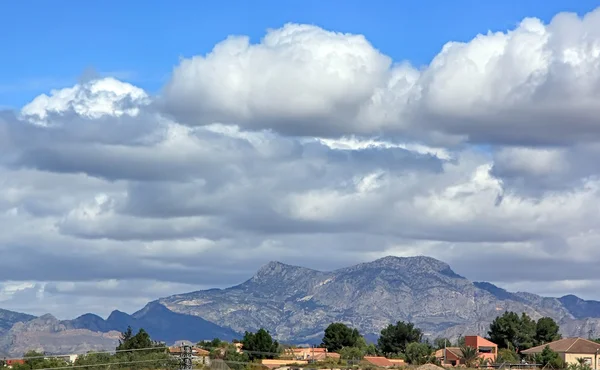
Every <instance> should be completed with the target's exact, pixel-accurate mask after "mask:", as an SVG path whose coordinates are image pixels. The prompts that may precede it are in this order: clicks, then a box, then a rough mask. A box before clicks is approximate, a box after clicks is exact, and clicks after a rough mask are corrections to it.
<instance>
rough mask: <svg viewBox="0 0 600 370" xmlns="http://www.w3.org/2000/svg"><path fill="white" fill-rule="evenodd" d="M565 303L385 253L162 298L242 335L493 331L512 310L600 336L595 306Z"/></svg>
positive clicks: (277, 270) (307, 338)
mask: <svg viewBox="0 0 600 370" xmlns="http://www.w3.org/2000/svg"><path fill="white" fill-rule="evenodd" d="M563 301H566V300H565V299H562V301H561V299H556V298H546V297H540V296H537V295H534V294H529V293H509V292H507V291H505V290H503V289H501V288H498V287H496V286H494V285H493V284H490V283H472V282H470V281H469V280H467V279H466V278H464V277H462V276H460V275H458V274H456V273H455V272H454V271H452V269H451V268H450V266H449V265H447V264H446V263H443V262H441V261H438V260H435V259H433V258H429V257H410V258H398V257H385V258H382V259H379V260H376V261H373V262H369V263H363V264H360V265H356V266H352V267H348V268H343V269H339V270H336V271H332V272H322V271H316V270H311V269H307V268H302V267H297V266H290V265H285V264H282V263H279V262H270V263H268V264H267V265H265V266H264V267H262V268H261V269H260V270H259V271H258V272H257V274H256V275H255V276H254V277H252V278H251V279H249V280H248V281H246V282H244V283H242V284H240V285H237V286H234V287H231V288H227V289H222V290H220V289H212V290H207V291H198V292H191V293H187V294H179V295H175V296H171V297H166V298H163V299H160V300H158V302H159V303H161V304H163V305H164V306H166V307H167V308H168V309H170V310H171V311H174V312H178V313H182V314H188V315H195V316H199V317H202V318H204V319H206V320H208V321H210V322H213V323H215V324H218V325H220V326H223V327H229V328H231V329H233V330H234V331H237V332H243V331H244V330H256V329H258V328H260V327H264V328H266V329H268V330H269V331H271V332H272V333H273V334H275V336H276V337H277V338H278V339H280V340H283V341H292V342H314V341H317V340H319V339H320V337H321V335H322V331H323V329H324V328H325V327H326V326H327V325H328V324H330V323H331V322H334V321H341V322H346V323H348V324H351V325H353V326H355V327H357V328H359V329H360V330H361V331H362V332H363V333H364V334H370V335H376V334H378V333H379V331H380V330H381V329H382V328H384V327H385V326H386V325H388V324H389V323H390V322H395V321H398V320H409V321H412V322H414V323H415V324H416V325H417V326H419V327H421V328H422V329H423V330H424V331H425V332H426V333H427V334H428V335H430V336H441V335H444V336H448V337H457V336H458V335H462V334H465V333H478V334H485V332H486V331H487V328H488V326H489V323H490V322H491V320H492V319H493V318H494V317H496V316H497V315H498V314H501V313H502V312H503V311H506V310H511V311H516V312H526V313H527V314H529V315H530V316H532V317H534V318H539V317H542V316H550V317H553V318H554V319H556V320H557V321H558V322H560V323H561V325H563V328H564V330H565V331H566V333H565V334H569V335H585V336H587V335H588V332H589V330H592V331H593V332H594V333H597V334H598V335H600V320H598V319H596V318H595V317H598V316H600V309H598V310H597V311H596V306H595V305H594V303H590V302H588V303H578V305H576V304H574V303H573V304H567V303H568V302H567V303H565V302H563ZM577 307H579V308H578V310H577V309H576V308H577ZM581 307H584V308H581ZM584 327H585V328H586V329H584ZM584 330H585V333H583V331H584Z"/></svg>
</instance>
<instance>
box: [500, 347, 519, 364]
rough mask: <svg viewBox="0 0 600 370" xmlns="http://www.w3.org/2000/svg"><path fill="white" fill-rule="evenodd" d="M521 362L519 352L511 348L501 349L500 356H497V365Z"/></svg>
mask: <svg viewBox="0 0 600 370" xmlns="http://www.w3.org/2000/svg"><path fill="white" fill-rule="evenodd" d="M518 362H519V355H518V354H517V352H515V351H513V350H512V349H510V348H501V349H499V350H498V356H496V363H499V364H503V363H508V364H516V363H518Z"/></svg>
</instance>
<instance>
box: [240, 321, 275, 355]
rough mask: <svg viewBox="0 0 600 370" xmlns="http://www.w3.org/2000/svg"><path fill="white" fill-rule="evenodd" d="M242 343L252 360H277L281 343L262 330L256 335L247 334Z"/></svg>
mask: <svg viewBox="0 0 600 370" xmlns="http://www.w3.org/2000/svg"><path fill="white" fill-rule="evenodd" d="M241 343H242V345H243V347H244V352H246V353H248V357H249V358H250V360H255V359H263V358H275V357H276V356H277V354H278V353H279V343H277V341H274V340H273V338H272V337H271V334H269V332H268V331H266V330H265V329H262V328H261V329H259V330H258V331H257V332H256V333H251V332H248V331H247V332H245V333H244V338H243V339H242V340H241Z"/></svg>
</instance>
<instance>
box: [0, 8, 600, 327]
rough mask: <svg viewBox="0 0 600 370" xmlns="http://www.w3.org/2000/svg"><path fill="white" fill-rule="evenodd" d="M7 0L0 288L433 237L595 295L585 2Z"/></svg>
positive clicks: (505, 274)
mask: <svg viewBox="0 0 600 370" xmlns="http://www.w3.org/2000/svg"><path fill="white" fill-rule="evenodd" d="M58 4H60V5H57V3H50V2H39V1H27V0H23V1H19V2H12V3H3V4H0V14H3V21H2V22H0V35H3V36H2V40H1V41H2V45H3V55H4V57H3V58H2V63H1V64H0V224H2V225H3V231H2V232H1V233H0V253H1V255H2V258H0V307H1V308H5V309H11V310H16V311H20V312H27V313H33V314H43V313H47V312H51V313H52V314H54V315H55V316H57V317H59V318H72V317H75V316H77V315H80V314H83V313H86V312H94V313H97V314H100V315H102V316H106V315H107V314H108V313H110V311H112V310H113V309H120V310H122V311H126V312H133V311H136V310H137V309H139V308H141V307H143V306H144V305H145V304H146V303H147V302H148V301H149V300H152V299H156V298H159V297H163V296H167V295H170V294H174V293H182V292H187V291H192V290H197V289H205V288H212V287H226V286H230V285H233V284H237V283H240V282H242V281H244V280H246V279H247V278H249V277H250V276H251V275H252V274H253V273H254V272H255V271H256V270H257V269H258V268H259V267H260V266H261V265H263V264H264V263H266V262H268V261H270V260H278V261H281V262H286V263H290V264H296V265H302V266H306V267H311V268H315V269H321V270H332V269H336V268H340V267H344V266H348V265H351V264H355V263H359V262H365V261H370V260H374V259H376V258H379V257H383V256H387V255H396V256H414V255H427V256H432V257H435V258H438V259H440V260H443V261H445V262H447V263H449V264H450V265H451V266H452V268H453V269H454V270H455V271H456V272H458V273H459V274H461V275H463V276H466V277H467V278H469V279H471V280H474V281H482V280H483V281H490V282H493V283H496V284H498V285H500V286H502V287H504V288H507V289H509V290H513V291H529V292H533V293H538V294H543V295H548V296H561V295H564V294H570V293H572V294H577V295H579V296H580V297H583V298H586V299H600V293H598V292H599V290H598V289H596V287H597V286H598V285H599V284H600V269H598V267H597V266H598V264H600V249H598V248H597V247H596V245H597V244H598V241H600V221H598V211H599V210H600V179H599V177H598V174H599V173H600V166H599V165H598V164H597V161H596V160H595V158H597V155H598V154H600V119H599V118H598V117H600V7H598V8H596V7H597V6H598V3H597V2H596V1H577V2H573V1H548V0H545V1H541V0H540V1H537V0H531V1H503V2H482V1H467V0H460V1H453V2H441V1H435V2H434V1H419V2H408V1H405V2H390V1H369V2H362V1H286V2H281V1H278V2H275V1H257V2H242V1H239V2H233V1H229V2H228V1H219V2H216V1H206V2H193V1H180V2H177V4H176V5H175V4H173V3H172V2H166V1H149V2H146V3H145V4H144V7H143V8H141V7H139V6H138V5H137V4H136V3H135V2H117V1H112V0H106V1H101V2H100V1H97V2H91V1H90V2H69V3H68V6H67V3H66V2H63V3H58Z"/></svg>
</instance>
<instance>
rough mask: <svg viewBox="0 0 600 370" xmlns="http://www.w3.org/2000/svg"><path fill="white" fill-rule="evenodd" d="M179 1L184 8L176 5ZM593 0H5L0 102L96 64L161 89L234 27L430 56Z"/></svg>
mask: <svg viewBox="0 0 600 370" xmlns="http://www.w3.org/2000/svg"><path fill="white" fill-rule="evenodd" d="M175 4H177V5H176V6H174V5H175ZM597 6H598V1H591V0H578V1H572V0H513V1H495V2H491V1H475V0H455V1H441V0H419V1H391V0H370V1H358V0H304V1H299V0H287V1H281V0H279V1H271V0H269V1H266V0H263V1H225V0H220V1H177V2H171V1H145V2H143V5H142V2H137V1H116V0H103V1H59V2H50V1H41V0H39V1H31V0H20V1H12V2H2V3H1V4H0V14H2V22H0V34H1V35H2V46H3V49H4V50H3V58H2V59H3V60H2V68H0V107H1V106H4V107H18V106H20V105H22V104H24V103H25V102H27V101H29V100H30V99H31V98H32V97H34V96H36V95H38V94H39V93H42V92H47V91H49V90H50V89H51V88H60V87H65V86H68V85H72V84H73V83H74V82H76V81H77V79H78V77H79V76H80V75H81V74H82V73H83V72H84V71H86V70H87V69H89V68H94V69H95V70H97V71H98V72H100V73H103V74H111V75H114V76H116V77H119V78H121V79H123V80H126V81H129V82H132V83H134V84H136V85H138V86H140V87H143V88H145V89H148V90H150V91H152V92H156V91H158V90H159V89H160V87H161V86H162V84H163V83H164V81H165V80H166V79H167V78H168V75H169V73H170V71H171V70H172V68H173V66H174V65H176V64H177V62H178V59H179V57H181V56H191V55H198V54H205V53H207V52H208V51H210V50H211V48H212V47H213V46H214V44H215V43H217V42H219V41H221V40H222V39H224V38H225V37H227V35H230V34H245V35H249V36H250V37H251V38H252V39H253V40H254V41H257V40H259V39H260V38H261V37H262V36H263V35H264V33H265V30H266V29H267V28H277V27H280V26H281V25H283V24H284V23H286V22H298V23H311V24H316V25H319V26H321V27H324V28H326V29H330V30H336V31H342V32H351V33H361V34H364V35H366V37H367V38H368V39H369V40H370V41H371V42H372V43H373V44H374V45H375V47H377V48H379V49H380V50H382V51H383V52H384V53H385V54H387V55H390V56H391V57H392V58H394V59H395V60H404V59H408V60H410V61H411V62H413V63H414V64H416V65H421V64H426V63H428V62H429V61H430V60H431V58H432V57H433V56H434V55H435V54H436V53H437V52H438V51H439V50H440V48H441V46H442V45H443V44H444V43H445V42H447V41H449V40H457V41H466V40H469V39H471V38H472V37H473V36H474V35H476V34H477V33H479V32H486V31H487V30H492V31H500V30H502V31H503V30H507V29H511V28H514V26H515V25H516V23H518V22H519V21H520V20H521V19H522V18H524V17H526V16H535V17H538V18H541V19H543V20H544V21H548V20H550V19H551V17H552V16H553V15H554V14H556V13H558V12H560V11H574V12H577V13H580V14H582V13H586V12H588V11H590V10H592V9H594V8H595V7H597Z"/></svg>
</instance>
